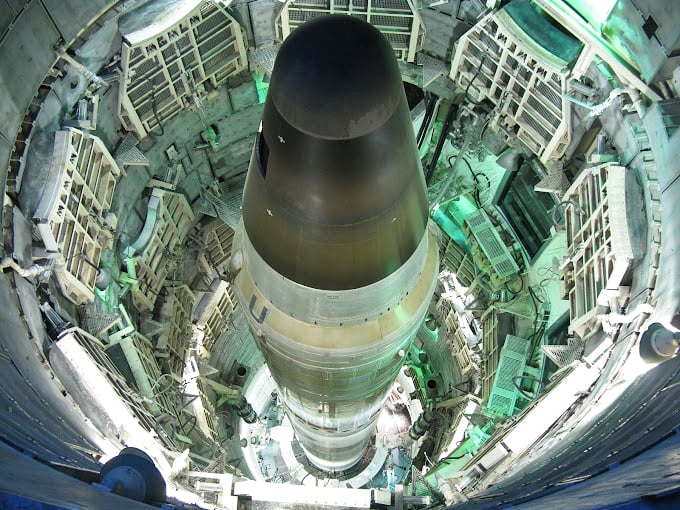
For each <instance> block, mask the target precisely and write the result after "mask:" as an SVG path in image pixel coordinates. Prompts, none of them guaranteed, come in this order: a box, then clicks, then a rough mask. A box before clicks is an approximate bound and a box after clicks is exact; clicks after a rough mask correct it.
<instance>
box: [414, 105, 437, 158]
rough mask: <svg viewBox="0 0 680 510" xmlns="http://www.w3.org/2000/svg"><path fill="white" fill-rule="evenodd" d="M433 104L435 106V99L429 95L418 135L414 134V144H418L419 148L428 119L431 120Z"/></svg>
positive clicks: (428, 122) (423, 138)
mask: <svg viewBox="0 0 680 510" xmlns="http://www.w3.org/2000/svg"><path fill="white" fill-rule="evenodd" d="M435 106H437V99H435V98H434V97H431V98H430V99H429V101H428V102H427V108H426V109H425V116H424V117H423V123H422V124H421V125H420V129H419V130H418V136H416V145H418V149H420V147H421V146H422V145H423V141H424V140H425V133H426V132H427V128H428V126H429V124H430V121H431V120H432V115H433V114H434V109H435Z"/></svg>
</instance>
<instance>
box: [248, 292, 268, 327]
mask: <svg viewBox="0 0 680 510" xmlns="http://www.w3.org/2000/svg"><path fill="white" fill-rule="evenodd" d="M255 303H257V296H255V294H253V297H251V298H250V305H249V306H248V311H249V312H250V315H251V316H252V317H253V319H255V322H257V323H258V324H262V323H263V322H264V320H265V319H266V318H267V314H268V313H269V308H267V307H266V306H263V307H262V311H261V312H260V315H259V316H258V315H255Z"/></svg>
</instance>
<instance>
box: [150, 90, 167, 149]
mask: <svg viewBox="0 0 680 510" xmlns="http://www.w3.org/2000/svg"><path fill="white" fill-rule="evenodd" d="M151 111H152V112H153V116H154V118H155V119H156V123H157V124H158V127H159V128H160V130H161V132H160V133H156V132H155V131H151V133H153V134H154V135H155V136H163V135H164V134H165V128H164V127H163V124H161V119H160V118H159V117H158V105H157V104H156V82H153V83H152V84H151Z"/></svg>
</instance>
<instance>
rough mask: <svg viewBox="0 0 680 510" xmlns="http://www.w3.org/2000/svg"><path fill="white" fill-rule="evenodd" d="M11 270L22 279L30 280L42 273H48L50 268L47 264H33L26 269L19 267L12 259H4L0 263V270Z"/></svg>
mask: <svg viewBox="0 0 680 510" xmlns="http://www.w3.org/2000/svg"><path fill="white" fill-rule="evenodd" d="M8 267H9V268H10V269H13V270H14V271H15V272H16V273H17V274H18V275H19V276H23V277H24V278H31V277H33V276H38V275H39V274H40V273H43V272H44V271H49V269H50V266H49V265H48V264H46V265H44V266H41V265H39V264H33V265H32V266H30V267H28V268H25V269H24V268H23V267H21V266H20V265H19V264H18V263H17V262H16V261H15V260H14V259H13V258H12V257H5V258H4V259H2V260H1V261H0V270H3V271H4V270H5V269H6V268H8Z"/></svg>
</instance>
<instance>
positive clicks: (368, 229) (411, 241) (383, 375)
mask: <svg viewBox="0 0 680 510" xmlns="http://www.w3.org/2000/svg"><path fill="white" fill-rule="evenodd" d="M232 265H233V266H234V269H235V271H238V273H237V274H236V278H235V290H236V296H237V299H238V300H239V302H240V303H241V305H242V307H243V309H244V311H245V313H246V316H247V318H248V321H249V324H250V327H251V329H252V332H253V335H254V337H255V340H256V342H257V345H258V348H259V349H260V350H261V351H262V354H263V355H264V358H265V360H266V362H267V364H268V366H269V369H270V371H271V374H272V376H273V378H274V380H275V382H276V384H277V385H278V387H279V390H280V395H281V399H282V402H283V404H284V407H285V410H286V412H287V415H288V417H289V418H290V421H291V423H292V426H293V429H294V431H295V434H296V437H297V439H298V441H299V443H300V445H301V446H302V448H303V449H304V451H305V453H306V455H307V457H308V459H309V460H310V461H311V462H312V463H313V464H314V465H315V466H317V467H318V468H320V469H322V470H325V471H328V472H334V471H339V470H345V469H347V468H350V467H351V466H353V465H354V464H356V463H357V462H358V461H359V460H360V459H361V456H362V454H363V453H364V451H365V449H366V447H367V445H368V443H369V440H370V439H371V434H372V432H373V430H374V425H375V423H376V421H377V418H378V415H379V414H380V410H381V408H382V405H383V403H384V401H385V398H386V396H387V394H388V392H389V390H390V388H391V386H392V385H393V384H394V381H395V379H396V377H397V374H398V372H399V369H400V367H401V365H402V363H403V361H404V360H403V355H404V350H405V349H407V347H408V346H409V344H410V342H411V341H412V339H413V337H414V335H415V333H416V331H417V329H418V327H419V325H420V323H421V322H422V320H423V317H424V315H425V313H426V311H427V307H428V304H429V302H430V298H431V296H432V292H433V290H434V284H435V280H436V275H437V270H438V253H437V245H436V240H435V238H434V236H433V234H432V233H431V232H430V231H429V229H428V215H427V197H426V190H425V181H424V178H423V175H422V170H421V166H420V160H419V158H418V151H417V148H416V144H415V137H414V133H413V126H412V123H411V117H410V112H409V108H408V104H407V102H406V96H405V93H404V88H403V84H402V81H401V76H400V73H399V67H398V65H397V61H396V58H395V55H394V51H393V49H392V48H391V46H390V44H389V43H388V42H387V40H386V39H385V37H384V36H383V35H382V34H381V33H380V32H379V31H378V30H377V29H375V28H374V27H373V26H372V25H370V24H368V23H366V22H364V21H361V20H359V19H356V18H353V17H350V16H346V15H331V16H324V17H322V18H317V19H315V20H313V21H310V22H308V23H305V24H304V25H302V26H301V27H299V28H297V29H296V30H295V31H294V32H293V33H292V34H291V35H290V36H289V37H288V38H287V39H286V41H285V42H284V43H283V44H282V45H281V48H280V50H279V53H278V56H277V58H276V62H275V65H274V70H273V72H272V77H271V83H270V86H269V93H268V96H267V100H266V103H265V107H264V112H263V115H262V124H261V127H260V132H259V133H258V136H257V140H256V143H255V148H254V150H253V156H252V159H251V162H250V168H249V169H248V176H247V178H246V185H245V190H244V193H243V220H242V223H241V225H240V226H239V228H238V229H237V232H236V235H235V237H234V243H233V251H232Z"/></svg>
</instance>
